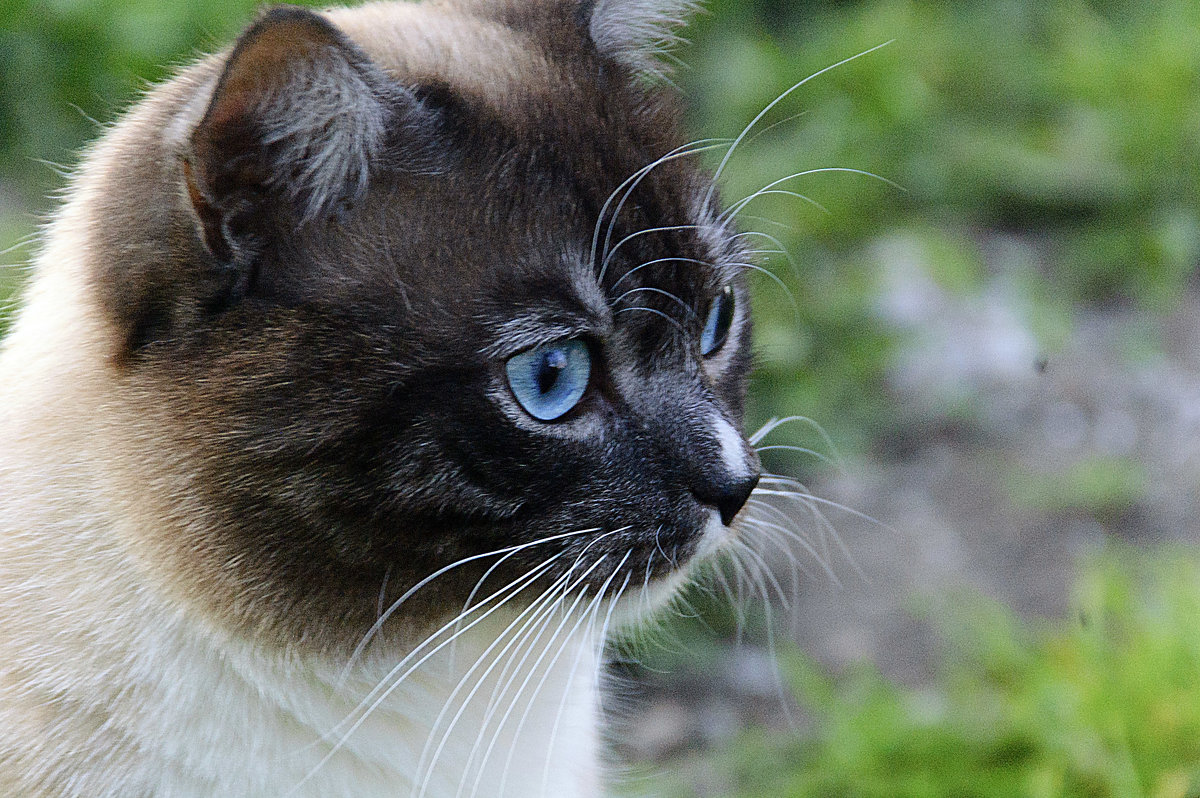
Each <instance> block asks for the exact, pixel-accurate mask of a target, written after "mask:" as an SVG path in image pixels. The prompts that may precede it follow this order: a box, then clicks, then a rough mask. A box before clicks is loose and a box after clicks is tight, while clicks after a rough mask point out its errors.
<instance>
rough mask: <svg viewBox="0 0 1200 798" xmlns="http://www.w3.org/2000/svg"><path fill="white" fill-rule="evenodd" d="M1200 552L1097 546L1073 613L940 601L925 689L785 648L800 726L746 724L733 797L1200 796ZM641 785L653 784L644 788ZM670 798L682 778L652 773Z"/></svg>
mask: <svg viewBox="0 0 1200 798" xmlns="http://www.w3.org/2000/svg"><path fill="white" fill-rule="evenodd" d="M1197 585H1200V557H1197V555H1196V553H1195V551H1194V550H1187V551H1185V550H1179V549H1170V548H1167V549H1159V550H1155V551H1149V552H1146V551H1140V550H1134V549H1131V548H1125V547H1118V548H1114V549H1112V550H1110V551H1107V552H1105V553H1103V554H1102V555H1099V556H1096V557H1094V558H1092V560H1090V561H1089V562H1088V563H1087V564H1086V565H1085V566H1084V567H1082V568H1081V571H1080V574H1079V577H1078V580H1077V581H1076V583H1075V585H1074V604H1073V607H1074V609H1073V612H1072V613H1071V615H1070V617H1069V620H1065V621H1056V622H1042V623H1029V622H1024V621H1021V620H1019V619H1017V618H1016V617H1015V616H1014V615H1013V613H1012V612H1011V611H1010V610H1008V609H1006V608H1005V607H1003V606H1000V605H997V604H995V603H992V602H990V601H988V600H986V599H983V598H980V597H977V596H960V597H957V598H955V599H953V600H950V601H946V602H945V603H944V605H943V607H942V609H940V610H938V611H936V612H933V613H932V614H933V615H934V616H935V618H936V620H938V622H939V623H940V625H941V628H942V629H943V632H944V635H945V638H946V641H947V643H946V647H947V652H946V656H945V658H944V664H943V668H942V672H941V674H940V675H939V677H938V679H937V681H936V683H935V684H934V685H932V686H930V687H928V688H922V689H919V690H918V689H910V688H904V687H900V686H897V685H895V684H893V683H891V682H889V681H887V680H886V679H884V678H883V677H882V676H880V675H879V673H878V672H877V671H875V670H873V669H871V668H869V667H866V666H864V667H862V668H859V669H857V670H852V671H848V672H846V673H843V674H841V675H840V676H837V677H831V676H829V675H827V674H826V673H825V672H824V671H822V670H821V669H820V668H819V667H817V666H816V665H814V664H813V663H812V662H811V661H809V660H808V659H806V658H805V657H804V656H802V655H800V654H798V653H794V652H793V653H790V654H788V655H786V656H784V657H783V658H782V662H783V663H784V666H785V670H786V671H787V673H788V679H789V681H790V683H791V685H792V687H793V689H794V691H795V695H796V697H797V699H798V700H799V703H800V705H801V706H802V707H803V708H804V710H805V711H806V712H807V713H808V714H809V715H810V716H811V717H812V718H813V728H812V730H811V731H810V732H809V733H808V734H805V735H779V734H773V733H769V732H754V733H749V734H746V735H743V737H742V738H741V739H740V740H739V742H738V744H737V745H736V746H735V747H734V748H733V749H732V750H730V751H729V752H727V753H726V754H724V759H723V760H722V761H720V762H719V763H718V767H719V768H720V769H721V770H722V772H725V773H727V774H729V775H728V776H727V778H728V779H729V780H730V781H731V784H732V785H733V786H732V787H731V789H730V791H729V793H728V794H729V796H730V798H828V797H830V796H854V797H855V798H1060V797H1062V798H1195V796H1197V795H1200V679H1198V678H1197V674H1200V591H1198V590H1197ZM646 784H647V783H646V782H643V787H644V786H646ZM649 784H652V785H653V786H654V788H655V789H656V790H661V793H659V792H656V793H655V794H661V795H663V796H664V798H674V796H680V797H681V798H682V796H685V795H688V794H690V793H689V792H688V788H686V787H684V786H683V785H682V784H681V783H680V782H679V780H678V778H677V777H676V778H672V777H658V778H651V779H649Z"/></svg>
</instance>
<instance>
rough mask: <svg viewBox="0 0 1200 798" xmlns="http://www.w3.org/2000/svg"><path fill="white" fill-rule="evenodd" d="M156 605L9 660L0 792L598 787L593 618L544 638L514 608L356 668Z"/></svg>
mask: <svg viewBox="0 0 1200 798" xmlns="http://www.w3.org/2000/svg"><path fill="white" fill-rule="evenodd" d="M94 586H95V587H99V588H101V589H107V588H110V587H114V586H115V585H113V584H111V580H108V579H104V578H101V579H99V580H97V582H96V583H95V584H94ZM83 592H85V593H88V592H91V590H90V589H89V590H85V591H83ZM144 598H145V597H144V596H141V597H138V598H137V599H135V600H133V601H130V600H129V599H128V597H123V598H120V599H117V600H116V601H112V600H111V599H112V597H111V594H110V596H109V597H108V599H107V600H106V599H101V603H102V604H108V606H107V607H104V608H103V610H102V611H104V612H106V613H111V612H112V611H113V610H118V611H119V613H118V614H117V615H110V616H109V617H111V618H113V619H114V620H113V622H112V623H111V624H108V625H107V626H108V627H109V628H101V629H98V630H94V632H93V634H91V635H90V636H88V637H87V638H84V637H82V636H81V635H78V634H76V635H72V634H71V632H70V630H69V629H68V628H67V626H69V624H64V625H63V628H61V629H52V630H49V633H48V634H46V635H45V636H44V637H42V639H41V641H40V642H38V643H36V644H31V643H29V642H28V640H26V641H25V642H24V643H23V645H22V649H21V655H20V657H21V661H20V662H12V661H9V662H6V663H5V664H4V665H2V666H0V680H2V682H3V683H4V687H5V690H6V691H8V695H7V696H3V697H0V698H2V700H0V786H4V787H6V788H7V789H9V790H16V792H15V793H14V794H16V795H23V796H35V795H36V796H42V795H53V796H56V797H57V796H67V795H72V796H74V795H79V796H83V795H87V796H89V798H108V797H109V796H111V798H117V797H118V796H120V797H121V798H129V797H130V796H137V797H138V798H141V797H142V796H145V797H146V798H151V797H152V798H201V796H204V797H205V798H211V796H222V797H223V798H235V797H239V796H246V798H250V797H253V798H268V797H275V796H277V797H278V798H284V796H288V797H289V798H291V797H293V796H294V797H295V798H307V797H309V796H312V797H313V798H315V797H316V796H320V797H321V798H343V797H344V798H376V796H379V797H380V798H382V797H383V796H389V798H401V797H403V798H409V797H412V798H416V797H417V796H422V797H423V798H459V797H460V796H461V797H462V798H466V797H467V796H474V797H475V798H500V796H512V797H513V798H517V797H520V798H532V797H535V796H554V797H555V798H592V797H593V796H598V795H599V794H600V791H601V790H600V773H599V772H598V764H597V756H598V739H597V725H598V719H597V717H596V713H597V690H596V683H597V674H598V668H599V657H598V645H597V643H596V640H597V639H598V638H597V636H596V635H595V634H594V629H592V633H591V634H585V633H583V632H581V631H580V630H581V629H586V628H589V626H590V624H587V623H586V618H584V621H585V622H584V623H582V624H580V625H579V626H576V623H577V622H578V620H580V618H581V617H582V616H570V615H567V614H554V615H551V616H547V617H545V618H541V619H540V620H537V619H535V622H536V623H538V624H540V628H541V634H540V635H539V634H538V632H537V631H535V630H534V627H533V626H529V627H523V626H522V623H521V621H520V620H517V615H516V613H513V614H512V615H510V616H509V617H508V618H505V619H504V623H503V624H502V625H501V624H500V622H499V621H498V620H497V621H496V622H495V623H493V622H492V619H488V621H487V622H484V623H481V624H480V625H479V626H478V627H476V628H472V629H468V630H467V631H465V632H464V633H463V634H462V635H461V636H459V637H458V638H457V639H456V640H455V642H454V644H453V645H447V646H445V647H444V648H441V649H437V650H434V649H436V645H435V646H430V647H426V648H424V649H418V650H417V652H416V653H414V654H411V655H409V656H407V657H402V658H384V657H380V656H378V655H376V656H375V657H374V658H369V659H367V660H366V661H364V662H362V663H358V664H356V665H354V666H353V667H352V668H350V669H349V672H348V673H343V672H341V671H342V670H343V669H341V668H339V667H337V666H336V665H332V664H327V663H313V662H311V661H307V660H301V659H297V660H293V661H287V660H286V659H285V658H281V657H279V656H266V655H264V654H262V653H261V652H258V651H255V650H253V649H251V648H250V647H249V646H246V645H244V644H239V643H231V642H230V641H228V640H227V639H226V640H224V641H220V642H218V639H217V638H216V637H215V636H213V635H211V634H209V633H207V632H206V631H205V630H203V629H198V628H196V625H195V624H194V623H192V622H188V621H187V620H185V619H184V618H183V617H182V616H181V615H179V614H171V613H164V612H162V611H158V612H155V611H154V610H153V608H151V607H149V606H147V605H146V604H145V602H144V601H143V600H144ZM138 604H141V605H142V606H140V607H139V606H137V605H138ZM116 605H121V606H116ZM97 609H98V608H97ZM84 614H87V613H86V612H85V613H84ZM526 618H527V619H533V618H534V616H532V615H530V616H526ZM514 621H515V623H513V622H514ZM484 627H487V628H484ZM506 629H507V630H508V631H505V630H506ZM110 634H111V635H112V636H111V637H110V636H109V635H110ZM6 636H9V635H6ZM118 638H120V639H121V640H123V641H127V645H122V644H121V643H114V641H116V640H117V639H118ZM442 639H444V638H442ZM431 651H432V654H430V652H431ZM426 654H430V656H428V658H426V656H425V655H426ZM22 674H25V675H24V676H23V675H22ZM29 674H36V675H33V676H30V675H29ZM19 682H20V683H19ZM56 727H57V729H59V730H60V731H61V733H55V731H54V730H55V728H56ZM14 752H16V753H14ZM8 768H12V769H13V770H14V771H20V773H21V775H19V776H16V777H13V774H12V773H8V774H6V773H5V770H6V769H8ZM59 774H63V778H66V775H65V774H70V776H69V778H70V781H71V784H69V785H68V784H65V783H63V779H62V778H60V776H59ZM10 777H12V778H14V780H13V781H11V782H6V781H5V779H6V778H10ZM6 794H9V793H6Z"/></svg>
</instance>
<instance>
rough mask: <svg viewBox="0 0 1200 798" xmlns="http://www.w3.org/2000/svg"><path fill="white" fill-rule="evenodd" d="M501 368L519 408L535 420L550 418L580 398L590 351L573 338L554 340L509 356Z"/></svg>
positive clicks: (588, 369)
mask: <svg viewBox="0 0 1200 798" xmlns="http://www.w3.org/2000/svg"><path fill="white" fill-rule="evenodd" d="M504 370H505V372H506V373H507V375H508V385H509V387H510V388H512V392H513V396H515V397H517V401H518V402H520V403H521V407H523V408H525V411H526V412H527V413H529V415H531V416H533V417H534V418H536V419H538V420H539V421H554V420H556V419H559V418H561V417H563V416H565V415H566V414H567V413H569V412H570V411H571V409H572V408H574V407H575V405H577V404H579V400H580V399H582V398H583V394H584V392H585V391H586V390H587V386H588V381H589V380H590V379H591V376H592V354H591V352H590V351H589V350H588V346H587V344H585V343H584V342H583V341H580V340H579V339H577V338H572V339H570V340H566V341H555V342H554V343H550V344H543V345H542V346H539V347H536V348H535V349H530V350H529V351H527V352H521V353H520V354H518V355H513V356H512V357H510V358H509V359H508V362H507V363H506V364H505V365H504Z"/></svg>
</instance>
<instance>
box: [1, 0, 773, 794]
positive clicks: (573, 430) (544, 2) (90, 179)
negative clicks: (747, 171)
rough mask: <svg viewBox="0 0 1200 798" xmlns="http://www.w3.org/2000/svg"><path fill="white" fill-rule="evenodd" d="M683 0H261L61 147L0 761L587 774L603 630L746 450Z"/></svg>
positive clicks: (33, 773) (13, 430) (7, 767)
mask: <svg viewBox="0 0 1200 798" xmlns="http://www.w3.org/2000/svg"><path fill="white" fill-rule="evenodd" d="M691 10H692V9H691V4H690V3H688V2H685V1H684V0H425V1H424V2H422V3H407V2H375V3H371V4H367V5H363V6H359V7H356V8H349V9H333V10H329V11H324V12H319V13H318V12H314V11H310V10H306V9H301V8H297V7H287V6H283V7H278V8H274V9H270V10H267V11H265V12H264V13H262V14H261V15H260V16H259V17H258V19H257V20H256V21H254V22H253V23H252V24H250V25H249V27H248V28H247V29H246V31H245V32H244V33H243V34H242V35H241V37H240V38H239V39H238V40H237V42H236V44H235V45H234V46H232V48H230V49H228V50H225V51H223V52H221V53H219V54H217V55H215V56H212V57H208V58H205V59H203V60H201V61H200V62H198V63H196V64H195V65H193V66H190V67H188V68H186V69H183V70H182V71H181V72H180V73H179V74H178V75H177V76H176V77H175V78H174V79H172V80H170V81H168V82H166V83H165V84H164V85H161V86H159V87H157V88H154V89H153V90H151V91H150V92H148V94H147V96H146V97H145V98H144V99H143V100H142V101H141V102H139V103H138V104H137V105H136V106H135V107H134V108H133V109H132V110H131V111H130V112H128V113H127V115H125V116H124V117H123V118H122V119H121V120H120V121H119V122H117V123H116V124H115V125H114V126H112V128H111V129H109V130H108V131H107V132H106V133H105V135H104V136H103V137H102V139H101V140H100V141H99V143H98V144H96V145H95V146H93V147H92V148H91V149H90V150H89V151H88V152H87V154H86V156H85V157H84V159H83V162H82V165H81V166H80V168H79V169H78V172H77V174H76V176H75V177H74V179H73V180H72V182H71V186H70V188H69V190H68V192H67V194H66V200H65V203H64V204H63V206H62V208H61V209H60V211H59V212H58V213H57V214H56V216H55V217H54V219H53V220H52V222H51V223H50V224H49V226H48V229H47V230H46V232H45V235H44V240H43V243H42V245H41V250H40V253H39V254H38V256H37V258H36V262H35V266H34V270H33V279H32V281H31V284H30V286H29V287H28V289H27V291H26V292H25V295H24V297H23V300H22V307H21V310H20V312H19V314H18V316H17V317H16V319H15V321H14V324H13V327H12V330H11V332H10V334H9V335H8V336H7V338H6V339H5V340H4V341H3V349H2V354H0V617H3V619H4V621H3V623H2V624H0V795H4V796H12V798H66V797H67V796H79V797H82V796H87V798H116V797H117V796H120V797H121V798H167V797H168V796H169V797H171V798H192V797H194V796H223V797H227V798H237V797H239V796H255V797H266V796H297V797H300V796H322V797H323V798H336V797H337V796H347V798H348V797H349V796H354V797H355V798H375V797H376V796H423V797H424V798H450V797H451V796H489V797H496V796H520V797H521V798H531V797H532V796H554V797H555V798H584V797H585V796H598V795H600V794H602V792H603V791H604V789H605V781H606V777H605V769H604V767H603V764H602V759H603V754H602V749H603V746H602V744H601V731H600V726H601V716H600V710H599V702H600V693H601V689H600V681H601V679H600V675H601V671H602V668H603V650H604V640H605V639H606V637H607V635H608V634H609V633H610V632H611V630H612V629H614V628H615V627H617V626H619V625H622V624H629V623H636V622H637V619H638V618H640V617H642V616H644V615H645V614H646V613H647V612H651V611H653V608H654V607H657V606H660V605H661V604H662V603H663V602H664V601H666V600H668V598H669V597H670V596H671V595H672V594H673V592H674V591H675V590H676V589H677V588H678V586H679V585H680V584H681V583H683V582H684V581H685V580H686V579H687V578H688V575H689V574H690V573H691V571H692V569H693V568H694V564H695V563H697V562H701V561H703V560H704V559H705V558H707V557H710V556H711V555H712V554H713V553H714V552H716V551H719V550H721V549H722V548H724V547H727V546H729V545H731V544H732V541H734V540H735V539H736V537H737V536H738V534H739V532H738V530H739V513H740V511H741V510H742V508H743V507H744V505H745V504H746V502H747V500H748V499H749V497H750V496H751V493H752V492H753V491H754V490H755V487H756V485H757V483H758V481H759V477H760V466H759V462H758V459H757V455H756V452H755V451H754V449H753V447H752V446H751V445H750V444H749V442H748V441H747V439H746V438H745V436H744V435H743V433H742V432H741V431H740V430H741V429H742V424H743V415H744V404H745V397H746V382H747V372H748V369H749V366H750V359H751V358H750V351H751V320H750V307H749V299H748V296H747V286H746V274H747V271H748V269H749V268H750V266H749V265H748V263H749V262H750V260H751V256H750V254H749V253H748V252H747V251H746V247H745V245H744V243H743V242H744V239H743V238H742V237H740V236H739V235H738V234H737V232H736V230H735V229H734V227H733V224H732V222H731V221H730V219H729V216H728V215H727V214H724V213H722V211H721V209H720V206H719V197H718V194H717V192H716V189H715V184H714V181H713V178H712V177H711V176H709V175H707V174H705V173H704V171H703V170H702V169H701V167H700V165H699V164H698V163H697V153H698V152H699V151H701V150H702V149H704V146H705V145H704V144H693V145H689V144H685V143H684V142H683V139H682V138H681V135H680V132H679V127H680V125H679V117H680V102H679V99H678V98H677V97H676V95H675V92H674V91H673V90H672V89H671V88H670V86H669V82H667V81H664V80H662V79H661V75H657V74H656V72H657V71H658V70H659V69H660V67H659V63H660V62H659V61H658V59H657V58H656V52H657V50H658V48H659V46H660V45H661V43H662V41H663V40H664V37H670V36H671V35H672V30H673V29H674V26H675V25H676V24H677V23H679V22H680V21H681V20H683V19H684V18H685V17H686V16H687V14H688V13H689V12H690V11H691Z"/></svg>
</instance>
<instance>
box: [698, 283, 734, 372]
mask: <svg viewBox="0 0 1200 798" xmlns="http://www.w3.org/2000/svg"><path fill="white" fill-rule="evenodd" d="M732 324H733V287H732V286H728V285H727V286H725V289H724V290H723V291H721V293H720V294H718V295H717V298H716V299H714V300H713V302H712V305H711V306H710V307H709V309H708V319H706V320H705V322H704V332H703V333H702V334H701V335H700V354H702V355H704V356H705V357H708V356H709V355H711V354H713V353H715V352H716V351H717V350H718V349H720V348H721V347H722V346H723V345H724V344H725V339H726V338H728V337H729V328H730V326H731V325H732Z"/></svg>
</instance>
